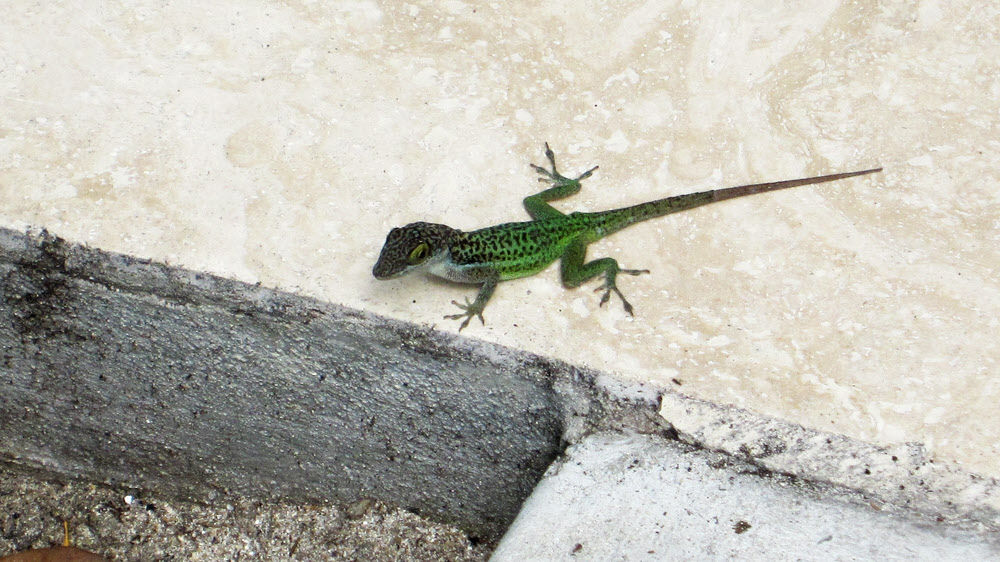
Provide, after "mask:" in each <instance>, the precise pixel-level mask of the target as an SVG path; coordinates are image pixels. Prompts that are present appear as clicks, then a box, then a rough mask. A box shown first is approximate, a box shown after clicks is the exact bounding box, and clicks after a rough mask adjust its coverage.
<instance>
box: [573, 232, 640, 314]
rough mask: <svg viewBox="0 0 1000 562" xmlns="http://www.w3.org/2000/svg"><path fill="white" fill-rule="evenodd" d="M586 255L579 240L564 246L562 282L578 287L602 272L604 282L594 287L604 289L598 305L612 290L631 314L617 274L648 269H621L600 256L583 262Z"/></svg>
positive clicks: (637, 273)
mask: <svg viewBox="0 0 1000 562" xmlns="http://www.w3.org/2000/svg"><path fill="white" fill-rule="evenodd" d="M586 255H587V245H586V244H585V243H584V242H583V241H581V240H577V241H575V242H573V243H571V244H570V245H569V247H567V248H566V252H565V253H564V254H563V256H562V261H561V262H560V266H561V272H562V282H563V284H564V285H566V286H567V287H578V286H580V285H582V284H583V283H586V282H587V281H589V280H591V279H593V278H594V277H597V276H598V275H600V274H602V273H603V274H604V284H603V285H601V286H600V287H598V288H597V289H596V290H597V291H601V290H603V291H604V296H602V297H601V304H600V305H599V306H604V303H606V302H608V300H610V299H611V292H612V291H614V293H615V294H616V295H618V298H620V299H621V300H622V305H624V307H625V312H628V313H629V316H632V305H631V304H629V302H628V300H626V299H625V295H623V294H622V292H621V291H620V290H618V285H617V284H616V281H617V278H618V274H619V273H627V274H628V275H641V274H643V273H649V270H648V269H622V268H621V266H619V265H618V262H617V261H615V260H614V259H613V258H600V259H596V260H593V261H589V262H587V263H584V259H585V258H586Z"/></svg>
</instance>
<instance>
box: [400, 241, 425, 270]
mask: <svg viewBox="0 0 1000 562" xmlns="http://www.w3.org/2000/svg"><path fill="white" fill-rule="evenodd" d="M430 250H431V247H430V246H428V245H427V242H421V243H420V244H417V247H416V248H414V249H413V250H412V251H411V252H410V255H409V257H407V258H406V261H407V263H409V264H410V265H417V264H418V263H420V262H422V261H424V260H426V259H427V257H428V256H429V255H430Z"/></svg>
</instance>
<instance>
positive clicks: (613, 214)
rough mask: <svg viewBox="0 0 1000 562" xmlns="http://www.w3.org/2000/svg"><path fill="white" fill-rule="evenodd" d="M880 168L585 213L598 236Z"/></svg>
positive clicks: (741, 187) (713, 191)
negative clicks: (746, 198) (684, 213)
mask: <svg viewBox="0 0 1000 562" xmlns="http://www.w3.org/2000/svg"><path fill="white" fill-rule="evenodd" d="M881 171H882V168H872V169H870V170H861V171H858V172H844V173H841V174H830V175H828V176H816V177H812V178H801V179H797V180H785V181H772V182H767V183H754V184H750V185H740V186H737V187H727V188H724V189H713V190H710V191H701V192H698V193H688V194H686V195H675V196H674V197H667V198H666V199H658V200H656V201H650V202H648V203H640V204H638V205H635V206H632V207H625V208H622V209H613V210H610V211H601V212H597V213H588V214H589V215H591V216H592V217H593V219H594V220H595V223H594V224H595V228H594V229H595V231H596V233H597V235H598V238H603V237H605V236H608V235H610V234H613V233H615V232H618V231H619V230H621V229H623V228H625V227H626V226H629V225H632V224H635V223H637V222H642V221H644V220H649V219H652V218H656V217H662V216H663V215H669V214H670V213H677V212H679V211H686V210H688V209H693V208H695V207H700V206H702V205H708V204H709V203H718V202H719V201H725V200H726V199H735V198H736V197H743V196H745V195H754V194H757V193H767V192H770V191H777V190H779V189H788V188H790V187H799V186H802V185H812V184H814V183H824V182H828V181H836V180H842V179H844V178H852V177H854V176H863V175H865V174H873V173H875V172H881Z"/></svg>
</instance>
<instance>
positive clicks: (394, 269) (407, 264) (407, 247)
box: [372, 222, 460, 279]
mask: <svg viewBox="0 0 1000 562" xmlns="http://www.w3.org/2000/svg"><path fill="white" fill-rule="evenodd" d="M459 233H460V232H459V231H458V230H455V229H454V228H451V227H450V226H445V225H443V224H434V223H429V222H415V223H411V224H408V225H406V226H402V227H399V228H394V229H392V230H391V231H389V235H388V236H386V237H385V245H384V246H382V253H381V254H379V257H378V261H377V262H376V263H375V267H374V269H372V275H374V276H375V278H376V279H392V278H393V277H399V276H401V275H406V274H407V273H410V272H411V271H414V270H416V269H419V268H424V267H428V266H430V265H433V264H435V263H438V262H440V261H441V260H443V259H445V257H447V254H448V243H449V242H450V241H451V240H452V239H453V238H454V237H455V235H457V234H459Z"/></svg>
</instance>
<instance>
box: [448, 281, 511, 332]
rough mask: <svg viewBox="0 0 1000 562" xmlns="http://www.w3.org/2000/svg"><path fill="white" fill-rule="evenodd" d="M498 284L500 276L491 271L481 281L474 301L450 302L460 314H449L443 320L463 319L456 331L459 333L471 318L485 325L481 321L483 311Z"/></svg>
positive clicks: (484, 321) (483, 321)
mask: <svg viewBox="0 0 1000 562" xmlns="http://www.w3.org/2000/svg"><path fill="white" fill-rule="evenodd" d="M498 283H500V274H499V273H498V272H496V271H493V272H491V273H490V274H489V276H488V277H486V278H485V279H484V280H483V284H482V286H480V287H479V294H477V295H476V300H474V301H473V302H472V303H469V299H468V297H466V299H465V304H462V303H460V302H458V301H451V304H453V305H455V306H457V307H458V308H461V309H462V312H461V313H460V314H449V315H447V316H445V318H447V319H449V320H459V319H461V318H465V320H464V321H462V325H461V326H459V327H458V331H459V332H461V331H462V330H463V329H465V327H466V326H468V325H469V321H470V320H472V317H473V316H478V317H479V321H480V322H482V323H483V325H485V324H486V320H483V309H485V308H486V303H487V302H489V300H490V297H492V296H493V291H494V290H496V288H497V284H498Z"/></svg>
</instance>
